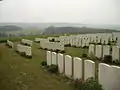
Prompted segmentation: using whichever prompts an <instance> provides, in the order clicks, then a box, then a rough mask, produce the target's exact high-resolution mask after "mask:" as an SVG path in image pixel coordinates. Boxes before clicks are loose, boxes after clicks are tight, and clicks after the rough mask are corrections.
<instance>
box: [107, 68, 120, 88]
mask: <svg viewBox="0 0 120 90" xmlns="http://www.w3.org/2000/svg"><path fill="white" fill-rule="evenodd" d="M110 74H111V75H110V76H111V78H110V79H109V81H108V82H110V83H111V84H110V87H111V88H110V90H120V67H118V66H111V73H110Z"/></svg>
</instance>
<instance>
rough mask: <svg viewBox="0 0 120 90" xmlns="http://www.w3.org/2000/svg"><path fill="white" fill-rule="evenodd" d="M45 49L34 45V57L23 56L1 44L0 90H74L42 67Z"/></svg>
mask: <svg viewBox="0 0 120 90" xmlns="http://www.w3.org/2000/svg"><path fill="white" fill-rule="evenodd" d="M41 60H45V51H44V50H41V49H38V45H37V44H34V46H33V58H32V59H26V58H24V57H21V56H20V55H19V54H17V53H16V52H15V51H13V50H12V49H9V48H8V47H7V46H5V45H4V44H0V90H73V88H72V87H70V86H69V85H67V84H66V83H65V82H63V80H62V78H61V77H59V76H55V75H52V74H49V73H48V72H46V71H45V70H44V69H42V68H41V67H40V61H41Z"/></svg>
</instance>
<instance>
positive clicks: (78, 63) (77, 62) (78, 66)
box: [73, 57, 82, 79]
mask: <svg viewBox="0 0 120 90" xmlns="http://www.w3.org/2000/svg"><path fill="white" fill-rule="evenodd" d="M73 78H74V79H81V78H82V59H80V58H78V57H74V60H73Z"/></svg>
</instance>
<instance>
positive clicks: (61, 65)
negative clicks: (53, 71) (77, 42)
mask: <svg viewBox="0 0 120 90" xmlns="http://www.w3.org/2000/svg"><path fill="white" fill-rule="evenodd" d="M64 64H65V62H64V55H63V54H61V53H58V69H59V72H60V73H64Z"/></svg>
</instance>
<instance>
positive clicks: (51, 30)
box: [44, 26, 119, 35]
mask: <svg viewBox="0 0 120 90" xmlns="http://www.w3.org/2000/svg"><path fill="white" fill-rule="evenodd" d="M106 32H107V33H110V32H119V31H117V30H111V29H97V28H86V27H82V28H80V27H53V26H50V27H48V28H46V29H45V31H44V34H47V35H51V34H71V33H73V34H75V33H106Z"/></svg>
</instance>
